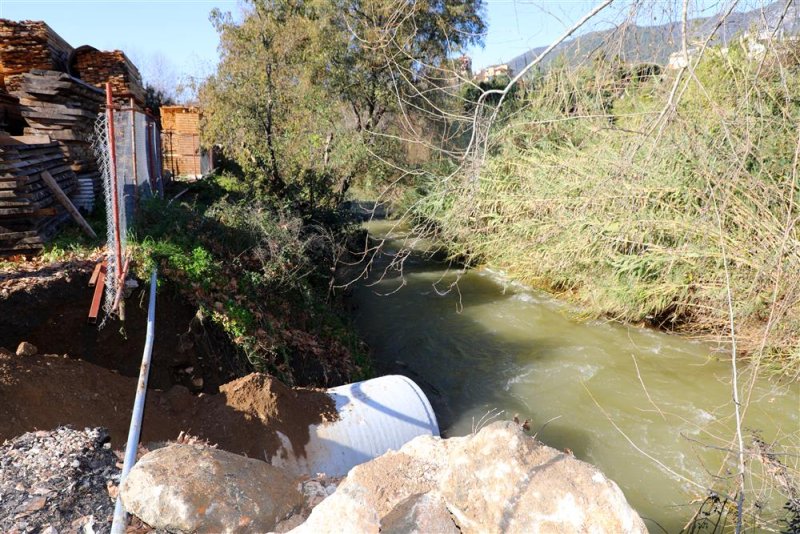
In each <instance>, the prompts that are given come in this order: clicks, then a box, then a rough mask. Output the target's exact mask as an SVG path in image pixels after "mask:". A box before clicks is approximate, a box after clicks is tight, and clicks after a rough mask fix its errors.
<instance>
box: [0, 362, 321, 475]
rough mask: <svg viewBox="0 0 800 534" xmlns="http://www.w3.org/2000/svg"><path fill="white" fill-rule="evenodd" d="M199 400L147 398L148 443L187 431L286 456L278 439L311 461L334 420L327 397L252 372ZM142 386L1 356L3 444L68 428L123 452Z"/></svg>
mask: <svg viewBox="0 0 800 534" xmlns="http://www.w3.org/2000/svg"><path fill="white" fill-rule="evenodd" d="M221 390H222V392H221V393H220V394H217V395H205V394H203V395H200V396H195V395H193V394H191V392H190V391H189V390H188V389H187V388H185V387H183V386H180V385H177V386H173V387H172V388H170V389H169V390H168V391H166V392H163V391H157V390H151V391H149V392H148V394H147V402H146V405H145V415H144V422H143V425H142V443H144V444H147V443H149V442H161V441H168V440H174V439H176V438H177V437H178V435H179V434H180V433H181V431H184V432H188V433H189V434H191V435H193V436H197V437H198V438H202V439H205V440H208V441H209V442H211V443H214V444H217V445H219V447H220V448H222V449H225V450H227V451H230V452H234V453H237V454H244V455H246V456H249V457H251V458H260V459H268V458H269V457H271V456H273V455H274V454H275V453H276V452H277V451H278V449H279V446H280V441H279V439H278V437H277V434H276V432H278V431H280V432H281V433H283V434H285V435H286V436H287V437H289V440H290V442H291V444H292V448H293V450H294V451H295V454H299V455H302V454H304V452H303V451H304V446H305V445H306V443H308V437H309V436H308V426H309V425H311V424H319V423H322V422H324V421H329V420H332V419H333V418H335V416H336V410H335V405H334V402H333V400H332V399H331V398H330V397H329V396H328V395H326V394H325V393H324V392H322V391H319V390H311V389H290V388H287V387H286V386H284V385H283V384H280V383H279V382H278V381H276V380H275V379H273V378H271V377H269V376H267V375H263V374H259V373H253V374H251V375H248V376H246V377H244V378H240V379H238V380H235V381H233V382H231V383H229V384H227V385H224V386H223V387H222V388H221ZM135 392H136V379H135V378H129V377H125V376H122V375H120V374H117V373H114V372H112V371H109V370H108V369H104V368H102V367H99V366H96V365H93V364H91V363H88V362H84V361H80V360H74V359H71V358H68V357H64V356H55V355H48V356H38V355H37V356H16V355H14V354H11V353H9V352H8V351H3V350H0V406H2V407H3V417H2V418H0V440H4V439H11V438H13V437H14V436H18V435H20V434H22V433H24V432H30V431H35V430H40V429H52V428H55V427H58V426H62V425H71V426H73V427H75V428H85V427H97V426H102V427H104V428H107V429H108V430H109V434H110V437H111V443H112V446H113V447H114V448H119V449H121V448H123V447H124V444H125V440H126V437H127V432H128V427H129V425H130V415H131V410H132V407H133V400H134V395H135Z"/></svg>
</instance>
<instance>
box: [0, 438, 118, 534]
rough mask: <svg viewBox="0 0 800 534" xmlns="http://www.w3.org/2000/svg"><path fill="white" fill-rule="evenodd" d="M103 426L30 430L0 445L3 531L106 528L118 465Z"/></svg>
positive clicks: (50, 532) (53, 533) (0, 520)
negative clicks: (110, 488) (111, 489)
mask: <svg viewBox="0 0 800 534" xmlns="http://www.w3.org/2000/svg"><path fill="white" fill-rule="evenodd" d="M116 463H117V458H116V456H115V454H114V453H113V452H112V450H111V446H110V443H109V438H108V434H107V432H106V431H105V430H103V429H102V428H93V429H89V428H87V429H85V430H83V431H78V430H73V429H71V428H69V427H60V428H57V429H56V430H53V431H47V432H45V431H39V432H29V433H27V434H23V435H22V436H19V437H17V438H14V439H13V440H11V441H6V442H5V443H4V444H3V445H2V446H1V447H0V532H7V533H9V534H11V533H23V532H41V533H42V534H56V533H64V532H84V533H90V532H107V531H108V530H109V529H110V527H111V517H112V515H113V513H114V501H113V500H112V499H111V496H110V495H109V489H108V487H109V486H111V485H116V484H118V483H119V473H120V469H119V468H118V467H117V466H116Z"/></svg>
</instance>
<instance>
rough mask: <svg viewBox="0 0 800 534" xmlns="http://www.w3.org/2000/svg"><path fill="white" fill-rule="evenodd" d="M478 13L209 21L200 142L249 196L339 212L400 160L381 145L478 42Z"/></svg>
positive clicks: (257, 0)
mask: <svg viewBox="0 0 800 534" xmlns="http://www.w3.org/2000/svg"><path fill="white" fill-rule="evenodd" d="M482 10H483V6H482V0H447V1H445V0H428V1H420V2H413V3H406V2H396V1H392V0H369V1H364V0H335V1H329V0H309V1H302V0H272V1H268V0H250V1H249V2H248V10H247V13H246V15H245V16H244V18H243V20H242V21H241V22H234V21H233V19H232V18H231V16H230V15H226V14H223V13H221V12H220V11H218V10H215V11H214V12H212V16H211V18H212V21H213V23H214V24H215V26H216V28H217V31H218V32H219V34H220V51H221V60H220V64H219V67H218V70H217V72H216V74H214V75H213V76H212V77H210V78H209V79H208V81H207V82H206V83H205V84H203V86H202V87H201V89H200V99H201V103H202V105H203V107H204V109H205V117H206V119H205V125H204V136H205V142H206V143H207V144H217V145H220V146H222V147H223V149H224V151H225V152H226V154H227V155H228V156H229V157H231V158H233V159H234V160H235V161H236V162H237V163H238V164H239V165H240V166H241V167H242V169H243V170H244V171H245V174H246V179H247V180H248V182H249V183H250V185H251V186H252V188H253V189H254V191H257V192H259V193H262V194H270V195H273V196H277V197H281V198H289V199H291V200H293V201H298V200H299V201H302V202H305V203H310V204H312V205H313V204H315V203H321V202H336V201H338V200H341V198H342V197H343V195H344V193H345V192H346V191H347V188H348V187H349V185H350V183H351V181H352V180H353V179H354V178H355V177H357V176H364V175H367V174H370V173H372V174H375V175H379V176H388V175H389V173H390V170H389V169H391V168H393V167H394V166H395V165H396V164H397V163H398V162H399V161H400V160H402V147H400V146H399V143H398V141H397V139H396V136H394V138H393V136H389V135H385V134H386V133H387V132H390V131H391V130H392V128H396V127H397V125H398V124H399V122H400V119H399V117H400V116H402V117H403V118H404V120H408V119H407V117H408V115H409V113H410V114H413V113H416V112H417V110H420V109H423V108H424V107H425V106H426V105H427V106H429V107H430V104H431V103H430V101H429V99H427V100H426V97H424V96H423V95H424V92H425V91H426V89H428V88H429V87H430V86H431V85H435V84H436V83H437V81H436V80H437V79H438V78H442V76H441V75H440V73H441V72H443V71H444V70H445V69H446V68H448V67H449V63H448V58H450V57H453V56H454V55H455V54H459V53H461V52H463V50H464V48H465V47H466V46H467V45H469V44H473V43H479V42H480V35H481V33H482V32H483V30H484V23H483V20H482V18H481V16H482ZM401 109H402V111H403V113H401ZM375 156H377V157H375Z"/></svg>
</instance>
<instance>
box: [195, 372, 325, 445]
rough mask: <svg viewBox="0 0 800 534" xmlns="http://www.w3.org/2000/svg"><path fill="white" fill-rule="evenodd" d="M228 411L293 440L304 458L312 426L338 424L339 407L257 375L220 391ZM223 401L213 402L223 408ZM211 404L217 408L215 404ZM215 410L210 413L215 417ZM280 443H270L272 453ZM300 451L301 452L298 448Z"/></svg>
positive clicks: (312, 392)
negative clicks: (258, 422)
mask: <svg viewBox="0 0 800 534" xmlns="http://www.w3.org/2000/svg"><path fill="white" fill-rule="evenodd" d="M219 390H220V394H221V395H222V396H224V397H225V406H226V408H228V409H230V408H232V409H234V410H236V411H237V412H240V413H243V414H248V415H250V416H251V417H253V418H254V419H257V420H258V421H261V423H262V424H264V425H266V426H268V427H269V428H272V429H273V430H275V431H278V432H281V433H282V434H284V435H285V436H287V437H288V438H289V441H290V442H291V443H292V446H293V447H294V450H295V451H297V452H298V453H299V454H301V455H304V450H303V446H305V444H306V443H308V439H309V436H308V427H309V425H314V424H319V423H321V422H326V421H335V420H336V418H337V417H338V414H337V413H336V405H335V403H334V402H333V400H332V399H331V397H329V396H328V395H326V394H325V393H323V392H321V391H316V390H312V389H292V388H289V387H287V386H285V385H284V384H282V383H281V382H280V381H278V380H275V379H274V378H272V377H270V376H268V375H264V374H260V373H253V374H250V375H248V376H246V377H244V378H240V379H238V380H234V381H233V382H229V383H228V384H225V385H224V386H221V387H220V388H219ZM220 400H221V399H213V401H216V404H217V405H219V404H218V403H219V401H220ZM210 404H214V403H213V402H212V403H210ZM213 412H214V410H206V414H208V415H211V414H212V413H213ZM279 446H280V443H278V442H274V443H270V444H269V447H268V450H270V451H272V450H275V449H277V448H278V447H279ZM298 447H299V448H298Z"/></svg>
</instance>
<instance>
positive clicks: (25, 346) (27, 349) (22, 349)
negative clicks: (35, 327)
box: [17, 341, 39, 356]
mask: <svg viewBox="0 0 800 534" xmlns="http://www.w3.org/2000/svg"><path fill="white" fill-rule="evenodd" d="M38 352H39V349H37V348H36V345H34V344H33V343H28V342H27V341H23V342H22V343H20V344H19V347H17V356H36V354H37V353H38Z"/></svg>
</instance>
